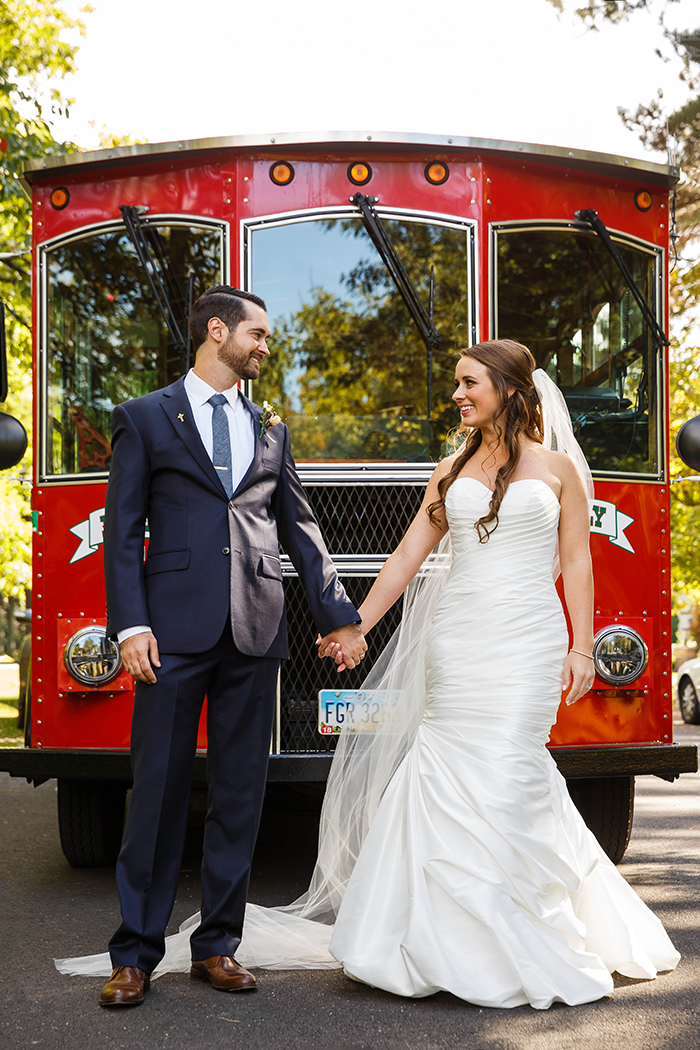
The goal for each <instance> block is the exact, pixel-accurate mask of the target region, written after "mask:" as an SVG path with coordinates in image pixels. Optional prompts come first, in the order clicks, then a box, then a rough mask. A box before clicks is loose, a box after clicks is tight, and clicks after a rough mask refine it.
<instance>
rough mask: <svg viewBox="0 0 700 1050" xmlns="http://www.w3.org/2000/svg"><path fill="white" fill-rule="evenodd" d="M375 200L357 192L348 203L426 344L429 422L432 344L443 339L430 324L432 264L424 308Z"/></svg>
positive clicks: (432, 286)
mask: <svg viewBox="0 0 700 1050" xmlns="http://www.w3.org/2000/svg"><path fill="white" fill-rule="evenodd" d="M378 200H379V197H368V196H366V195H365V194H364V193H356V194H355V195H354V196H353V197H351V198H350V203H351V204H354V205H355V206H356V208H358V210H359V212H360V214H361V215H362V223H363V225H364V227H365V229H366V230H367V233H368V234H369V236H370V240H371V241H372V244H373V245H374V247H375V248H376V249H377V251H378V252H379V255H380V257H381V260H382V262H383V263H384V265H385V266H386V268H387V270H388V271H389V276H390V277H391V279H392V281H393V282H394V284H395V285H396V288H397V290H398V292H399V295H400V296H401V298H402V299H403V301H404V302H405V304H406V306H407V308H408V312H409V313H410V315H411V317H412V319H413V323H414V324H415V326H416V328H417V329H418V332H419V333H420V337H421V339H422V340H423V342H424V343H425V348H426V351H427V371H428V422H430V414H431V410H432V399H433V353H434V351H435V347H436V346H438V345H439V344H440V343H441V342H442V338H441V337H440V335H438V331H437V329H436V327H435V325H434V324H433V290H434V280H433V268H432V267H431V271H430V308H429V310H426V309H425V307H424V306H423V303H422V302H421V300H420V296H419V295H418V292H417V291H416V287H415V285H414V283H413V281H412V280H411V278H410V276H409V274H408V271H407V269H406V267H405V266H404V264H403V263H402V262H401V260H400V258H399V256H398V255H397V252H396V249H395V248H394V245H393V244H392V243H391V239H390V237H389V234H388V233H387V231H386V229H385V228H384V225H383V224H382V221H381V219H380V218H379V216H378V215H377V212H376V210H375V208H374V205H375V204H376V203H377V201H378Z"/></svg>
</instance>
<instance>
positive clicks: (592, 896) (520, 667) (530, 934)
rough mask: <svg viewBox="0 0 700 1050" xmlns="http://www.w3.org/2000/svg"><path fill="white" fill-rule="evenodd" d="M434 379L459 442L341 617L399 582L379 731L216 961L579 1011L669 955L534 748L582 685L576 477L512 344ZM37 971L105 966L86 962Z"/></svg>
mask: <svg viewBox="0 0 700 1050" xmlns="http://www.w3.org/2000/svg"><path fill="white" fill-rule="evenodd" d="M533 373H534V375H533ZM455 386H456V390H455V394H454V400H455V402H456V404H457V406H458V407H459V409H460V413H461V416H462V426H461V427H460V429H459V431H458V434H460V433H465V434H466V435H467V437H466V440H465V442H464V444H462V445H461V447H460V448H459V449H458V451H457V452H456V453H455V454H454V455H453V456H451V457H449V458H448V459H446V460H444V461H443V462H442V463H441V464H439V466H438V467H437V468H436V470H435V472H434V474H433V478H432V480H431V481H430V483H429V485H428V489H427V492H426V497H425V500H424V502H423V505H422V507H421V510H420V511H419V513H418V515H417V516H416V519H415V520H414V522H413V524H412V525H411V527H410V529H409V530H408V532H407V534H406V536H405V537H404V539H403V540H402V542H401V544H400V545H399V547H398V548H397V550H396V551H395V552H394V554H393V555H392V556H391V557H390V558H389V559H388V561H387V563H386V565H385V566H384V568H383V569H382V572H381V573H380V575H379V577H378V578H377V581H376V582H375V584H374V586H373V588H372V590H371V591H370V594H369V595H368V597H367V599H366V601H365V602H364V604H363V606H362V607H361V609H360V613H361V615H362V618H363V626H364V628H365V630H366V631H370V630H371V628H372V627H373V626H374V625H375V624H376V623H377V622H378V620H379V619H380V618H381V617H382V616H383V615H384V613H385V612H386V611H387V609H389V608H390V607H391V605H393V603H394V602H395V601H396V600H397V599H398V598H399V597H400V595H401V594H402V593H404V591H405V590H406V588H407V587H408V592H407V594H408V597H407V599H406V600H405V602H404V612H403V617H402V624H401V627H400V629H399V631H398V632H397V635H396V636H395V637H394V639H393V640H392V643H391V644H390V646H389V647H388V648H387V650H385V652H384V653H383V654H382V655H381V656H380V657H379V659H378V661H377V663H376V664H375V667H374V668H373V670H372V672H371V673H370V675H369V678H368V680H367V682H366V683H365V686H364V687H363V688H364V689H366V690H367V692H368V693H370V694H373V695H374V698H375V699H377V700H379V701H383V716H382V721H381V723H380V727H379V729H378V731H376V732H374V733H368V732H363V731H362V730H361V727H358V728H357V729H356V730H352V729H344V731H343V734H342V735H341V738H340V740H339V745H338V750H337V752H336V756H335V759H334V762H333V768H332V770H331V775H330V778H329V784H328V789H327V793H326V800H325V803H324V809H323V813H322V818H321V833H320V840H319V856H318V860H317V864H316V868H315V871H314V875H313V878H312V881H311V885H310V887H309V890H308V892H307V893H306V894H305V895H304V896H303V897H302V898H300V899H299V900H298V901H296V902H294V903H293V904H292V905H289V906H287V907H284V908H261V907H259V906H256V905H248V909H247V911H246V924H245V929H244V934H243V941H242V943H241V946H240V948H239V951H238V953H237V958H238V961H239V962H240V963H241V964H242V965H244V966H247V967H254V966H259V967H268V968H275V969H288V968H306V967H318V968H330V967H334V966H338V965H342V966H343V967H344V969H345V972H346V973H347V975H348V976H350V977H353V978H354V979H356V980H359V981H362V982H365V983H367V984H370V985H373V986H376V987H378V988H382V989H385V990H387V991H390V992H393V993H395V994H398V995H403V996H412V997H421V996H427V995H432V994H434V993H435V992H438V991H441V990H444V991H448V992H452V993H453V994H454V995H456V996H459V997H460V998H462V999H465V1000H467V1001H469V1002H471V1003H475V1004H477V1005H479V1006H493V1007H513V1006H519V1005H522V1004H527V1003H530V1004H531V1005H532V1006H533V1007H536V1008H538V1009H546V1008H547V1007H549V1006H550V1005H551V1004H552V1003H553V1002H557V1001H558V1002H564V1003H568V1004H570V1005H575V1004H579V1003H584V1002H590V1001H593V1000H595V999H599V998H600V997H601V996H604V995H606V994H608V993H609V992H611V991H612V990H613V982H612V977H611V974H612V973H613V972H615V971H617V972H618V973H620V974H623V975H625V976H628V977H635V978H652V977H655V976H656V974H657V972H658V971H662V970H670V969H673V968H674V967H675V966H676V964H677V962H678V959H679V954H678V952H677V951H676V950H675V949H674V947H673V945H672V944H671V941H670V940H669V938H668V936H667V934H666V932H665V931H664V929H663V927H662V925H661V923H660V922H659V920H658V919H657V918H656V917H655V916H654V915H653V914H652V912H651V911H650V910H649V909H648V908H647V907H646V905H645V904H644V903H643V902H642V901H641V900H640V898H639V897H637V895H636V894H635V893H634V891H633V890H632V889H631V888H630V887H629V886H628V885H627V883H626V882H625V880H624V879H623V878H622V876H621V875H620V874H619V872H618V871H617V869H616V868H615V867H614V865H613V864H612V863H611V862H610V860H609V859H608V858H607V856H606V855H605V854H604V853H603V851H602V850H601V848H600V847H599V845H598V843H597V841H596V840H595V838H594V836H593V835H592V834H591V833H590V832H589V831H588V829H587V827H586V825H585V824H584V822H583V820H582V818H581V817H580V815H579V813H578V811H577V810H576V808H575V807H574V805H573V803H572V802H571V800H570V798H569V794H568V791H567V789H566V784H565V782H564V780H563V778H562V777H561V775H560V774H559V772H558V770H557V768H556V765H555V763H554V760H553V759H552V757H551V756H550V754H549V752H548V751H547V749H546V747H545V744H546V742H547V739H548V736H549V730H550V727H551V725H552V724H553V722H554V721H555V719H556V716H557V710H558V708H559V704H560V702H561V699H562V692H563V691H564V692H565V695H566V702H567V703H573V702H575V701H576V700H577V699H578V698H580V697H581V696H583V694H584V693H585V692H586V691H587V690H588V689H589V688H590V686H591V684H592V682H593V664H592V658H591V649H592V643H593V633H592V617H593V588H592V576H591V565H590V554H589V511H588V503H587V492H586V486H587V485H589V484H590V473H589V472H588V469H587V466H586V463H585V459H584V458H583V455H582V453H581V451H580V449H579V447H578V445H577V443H576V441H575V439H574V436H573V433H572V431H571V424H570V421H569V416H568V412H567V410H566V405H565V403H564V401H563V398H562V397H561V394H560V393H559V391H558V390H557V389H556V387H555V386H554V384H553V383H552V382H551V380H549V379H548V377H547V376H546V375H545V374H544V373H543V372H542V371H541V370H536V371H535V362H534V359H533V358H532V355H531V354H530V352H529V350H527V349H526V348H525V347H523V346H521V345H520V344H518V343H515V342H512V341H510V340H497V341H492V342H486V343H481V344H479V345H477V346H475V347H472V348H471V349H469V350H465V351H462V352H461V356H460V359H459V362H458V364H457V368H456V376H455ZM543 417H544V418H543ZM554 449H557V450H558V451H553V450H554ZM590 494H592V493H590ZM442 537H444V539H443V540H442V543H441V544H440V547H439V549H438V553H437V555H430V552H431V551H432V550H433V548H434V547H435V545H436V543H437V542H438V540H440V539H441V538H442ZM450 551H451V553H450ZM559 564H561V571H562V576H563V582H564V591H565V597H566V601H567V606H568V611H569V616H570V619H571V623H572V628H573V638H572V641H571V644H569V638H568V631H567V627H566V622H565V619H564V614H563V611H562V607H561V604H560V602H559V598H558V596H557V592H556V589H555V585H554V577H555V575H556V572H557V571H558V570H555V572H554V574H553V566H555V565H556V566H558V565H559ZM414 578H415V580H414ZM411 580H414V582H413V583H410V581H411ZM409 584H410V585H409ZM567 691H568V692H567ZM197 921H198V917H197V916H194V917H193V918H192V919H190V920H188V921H187V922H186V923H185V924H183V927H181V931H180V933H178V934H175V935H174V936H173V937H170V938H168V940H167V952H166V956H165V958H164V959H163V961H162V963H161V964H160V966H159V967H158V969H157V970H156V972H155V974H154V975H153V976H154V977H155V976H158V975H159V973H162V972H166V971H168V970H184V969H189V945H188V934H189V931H190V930H191V929H192V928H193V927H196V925H197ZM56 965H57V967H58V968H59V970H61V971H62V972H64V973H73V974H88V973H89V974H96V975H97V974H99V975H100V976H101V975H103V974H105V973H106V974H107V975H108V974H109V973H110V972H111V971H110V963H109V957H108V956H107V955H106V954H105V955H101V956H90V957H86V958H83V959H68V960H57V963H56Z"/></svg>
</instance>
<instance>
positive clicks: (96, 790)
mask: <svg viewBox="0 0 700 1050" xmlns="http://www.w3.org/2000/svg"><path fill="white" fill-rule="evenodd" d="M125 802H126V784H123V783H121V782H120V781H110V780H64V779H60V780H59V781H58V830H59V833H60V836H61V847H62V849H63V852H64V854H65V856H66V860H67V861H68V863H69V864H70V865H71V866H72V867H74V868H99V867H104V866H105V865H108V864H114V862H115V860H116V859H117V855H118V853H119V846H120V843H121V838H122V828H123V826H124V807H125Z"/></svg>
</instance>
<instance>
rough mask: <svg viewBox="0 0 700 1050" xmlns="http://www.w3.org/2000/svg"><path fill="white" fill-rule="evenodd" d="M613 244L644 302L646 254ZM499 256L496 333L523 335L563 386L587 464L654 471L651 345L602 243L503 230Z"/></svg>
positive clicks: (649, 270)
mask: <svg viewBox="0 0 700 1050" xmlns="http://www.w3.org/2000/svg"><path fill="white" fill-rule="evenodd" d="M618 247H619V249H620V251H621V253H622V255H623V257H624V258H625V262H626V263H627V265H628V267H629V269H630V270H631V272H632V274H633V276H634V278H635V281H636V283H637V286H638V287H639V288H640V289H641V290H642V293H643V294H644V295H645V296H646V297H647V300H648V301H649V302H650V304H651V303H652V302H653V294H652V293H653V275H654V258H653V257H652V256H651V255H650V254H649V253H646V252H640V251H637V250H635V249H633V248H630V247H629V246H624V245H621V244H618ZM497 257H498V274H497V295H498V311H497V313H498V317H497V331H498V335H499V336H500V337H501V338H511V339H517V340H518V341H519V342H522V343H525V345H526V346H528V347H529V348H530V350H531V351H532V353H533V354H534V356H535V358H536V360H537V363H538V365H539V366H540V367H541V368H544V369H545V370H546V371H547V372H548V373H549V375H550V376H551V377H552V379H554V380H555V382H557V383H558V384H559V386H560V387H561V388H562V392H563V393H564V396H565V397H566V399H567V402H568V405H569V410H570V412H571V416H572V420H573V422H574V424H575V428H576V431H577V433H578V436H579V439H580V441H581V444H582V446H583V448H584V451H585V453H586V456H587V457H588V460H589V462H590V464H591V467H593V468H594V469H598V470H624V471H635V472H649V471H652V472H653V471H654V470H655V469H656V419H655V415H656V405H655V401H654V379H655V376H654V370H653V368H652V365H651V362H652V350H651V344H650V340H649V336H648V333H647V331H646V327H645V326H644V325H643V322H642V317H641V313H640V311H639V308H638V306H637V304H636V303H635V302H634V300H633V298H632V295H631V293H630V291H629V289H628V288H627V285H626V284H625V281H624V279H623V277H622V274H621V273H620V272H619V270H618V268H617V267H616V266H615V264H614V262H613V260H612V259H611V258H610V256H609V254H608V252H607V251H606V249H605V247H604V246H603V245H602V244H601V243H600V242H599V241H598V240H597V239H596V238H595V236H594V235H591V234H585V233H579V232H572V231H562V230H530V229H526V230H501V231H499V234H498V249H497Z"/></svg>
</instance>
